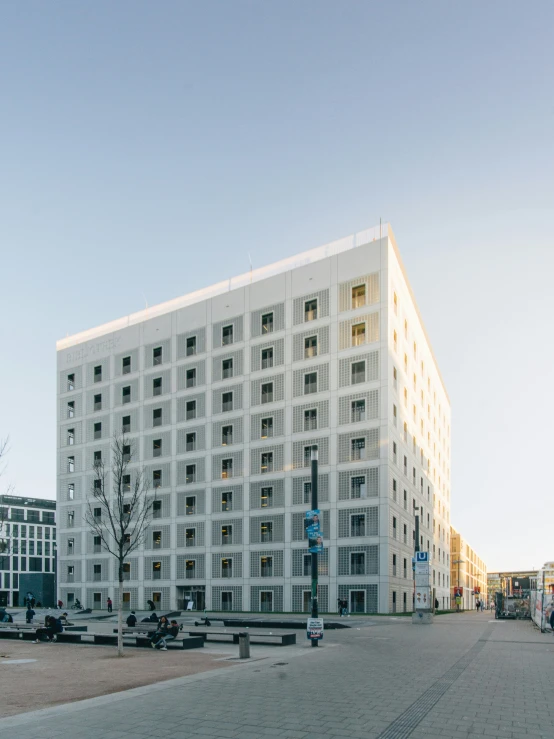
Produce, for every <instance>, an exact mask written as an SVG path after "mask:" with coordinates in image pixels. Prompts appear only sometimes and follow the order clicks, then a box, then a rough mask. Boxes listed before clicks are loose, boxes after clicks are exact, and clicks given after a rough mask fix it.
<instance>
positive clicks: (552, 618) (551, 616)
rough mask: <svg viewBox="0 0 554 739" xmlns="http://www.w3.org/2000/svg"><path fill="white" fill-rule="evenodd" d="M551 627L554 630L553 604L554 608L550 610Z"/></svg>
mask: <svg viewBox="0 0 554 739" xmlns="http://www.w3.org/2000/svg"><path fill="white" fill-rule="evenodd" d="M550 628H551V629H552V631H554V605H553V606H552V610H551V611H550Z"/></svg>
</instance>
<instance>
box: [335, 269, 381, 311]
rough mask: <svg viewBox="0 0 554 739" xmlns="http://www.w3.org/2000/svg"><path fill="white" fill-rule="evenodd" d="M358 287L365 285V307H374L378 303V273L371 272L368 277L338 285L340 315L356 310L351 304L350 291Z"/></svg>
mask: <svg viewBox="0 0 554 739" xmlns="http://www.w3.org/2000/svg"><path fill="white" fill-rule="evenodd" d="M360 285H365V305H375V303H378V302H379V300H380V292H379V272H373V273H372V274H370V275H364V276H363V277H358V278H356V279H355V280H350V282H341V284H340V285H339V311H340V312H341V313H342V312H344V311H346V310H355V309H356V307H357V306H356V305H353V304H352V289H353V288H355V287H358V286H360ZM359 307H361V306H359Z"/></svg>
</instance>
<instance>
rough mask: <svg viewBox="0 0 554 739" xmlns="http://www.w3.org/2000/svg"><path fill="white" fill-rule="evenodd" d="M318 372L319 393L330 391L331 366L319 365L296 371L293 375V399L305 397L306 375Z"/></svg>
mask: <svg viewBox="0 0 554 739" xmlns="http://www.w3.org/2000/svg"><path fill="white" fill-rule="evenodd" d="M312 372H317V392H318V393H323V392H326V391H327V390H329V365H328V364H318V365H313V366H309V367H305V368H304V369H301V370H294V372H293V373H292V392H293V397H295V398H299V397H301V396H303V395H304V375H306V374H310V373H312Z"/></svg>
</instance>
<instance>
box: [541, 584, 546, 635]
mask: <svg viewBox="0 0 554 739" xmlns="http://www.w3.org/2000/svg"><path fill="white" fill-rule="evenodd" d="M545 575H546V569H544V570H543V571H542V594H541V632H542V633H544V632H545V631H546V628H545V625H544V578H545Z"/></svg>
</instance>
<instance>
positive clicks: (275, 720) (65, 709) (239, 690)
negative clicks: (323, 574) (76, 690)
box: [0, 613, 554, 739]
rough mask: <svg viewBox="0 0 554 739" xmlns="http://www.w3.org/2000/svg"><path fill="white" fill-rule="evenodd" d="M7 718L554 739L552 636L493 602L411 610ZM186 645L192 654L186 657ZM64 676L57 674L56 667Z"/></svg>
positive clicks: (252, 732)
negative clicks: (414, 616)
mask: <svg viewBox="0 0 554 739" xmlns="http://www.w3.org/2000/svg"><path fill="white" fill-rule="evenodd" d="M252 657H253V658H252V659H251V660H250V661H249V662H248V663H244V664H243V663H240V664H237V666H236V667H232V668H230V669H227V670H225V671H223V672H215V673H204V674H201V675H195V676H191V677H185V678H178V679H176V680H171V681H168V682H165V683H157V684H156V685H153V686H149V687H146V688H137V689H135V690H131V691H127V692H122V693H118V694H114V695H111V696H104V697H100V698H94V699H91V700H88V701H83V702H80V703H73V704H68V705H65V706H61V707H57V708H52V709H47V710H45V711H37V712H34V713H28V714H23V715H21V716H16V717H12V718H7V719H4V720H0V735H7V731H8V730H9V731H10V736H17V737H18V739H36V737H48V738H50V737H52V738H55V737H62V736H63V737H68V736H70V737H72V739H92V738H93V737H94V739H97V737H98V736H101V737H102V738H103V739H143V738H144V739H146V738H148V739H151V738H152V737H183V738H184V737H186V738H187V739H189V738H196V739H198V738H199V737H202V738H203V739H216V738H218V737H220V738H223V737H225V738H228V739H232V738H233V737H236V738H237V739H269V738H270V737H283V738H289V739H316V738H317V739H339V738H340V739H345V738H352V739H408V737H409V738H410V739H428V738H434V737H440V738H441V739H449V738H451V737H452V738H455V739H465V738H466V737H502V738H506V739H510V738H511V739H520V738H524V737H537V738H538V737H541V738H542V739H554V700H552V699H551V695H552V682H553V676H554V637H553V636H552V634H540V633H539V632H538V631H537V630H535V629H534V627H533V626H532V624H531V623H530V622H520V621H518V622H509V621H493V620H491V618H490V614H489V613H483V614H477V613H466V614H453V615H449V616H439V617H437V618H436V619H435V623H434V624H433V625H432V626H412V624H411V622H410V621H409V620H408V619H405V618H397V619H392V618H381V619H374V620H373V621H372V625H366V626H363V625H362V626H358V625H356V624H355V623H353V628H352V629H348V630H340V631H329V632H326V634H325V639H324V643H323V644H322V645H321V647H319V648H317V649H313V648H311V647H310V646H309V643H307V642H306V643H305V644H302V645H301V646H300V647H286V648H277V647H276V648H275V649H274V650H273V651H271V652H270V653H269V656H268V652H267V650H265V652H263V653H262V652H260V653H258V655H257V653H256V649H255V648H253V650H252ZM186 658H187V653H186V652H184V653H183V659H186ZM52 679H53V680H55V673H54V674H53V675H52Z"/></svg>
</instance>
